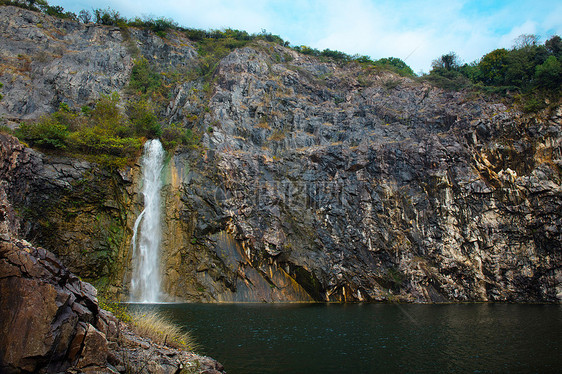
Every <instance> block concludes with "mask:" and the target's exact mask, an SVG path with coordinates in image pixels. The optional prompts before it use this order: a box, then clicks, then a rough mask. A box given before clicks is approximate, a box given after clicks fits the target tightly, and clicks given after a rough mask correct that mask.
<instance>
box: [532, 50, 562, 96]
mask: <svg viewBox="0 0 562 374" xmlns="http://www.w3.org/2000/svg"><path fill="white" fill-rule="evenodd" d="M535 79H536V85H537V86H540V87H546V88H549V89H556V88H560V86H562V64H561V63H560V60H559V59H557V58H556V57H554V56H549V57H548V58H547V59H546V61H545V62H544V63H543V64H541V65H538V66H537V67H536V70H535Z"/></svg>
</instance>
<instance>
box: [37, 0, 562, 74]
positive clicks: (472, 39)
mask: <svg viewBox="0 0 562 374" xmlns="http://www.w3.org/2000/svg"><path fill="white" fill-rule="evenodd" d="M48 2H49V4H51V5H60V6H62V7H63V8H65V9H66V10H68V11H72V12H75V13H78V12H79V11H80V10H82V9H86V10H89V11H91V10H92V9H94V8H96V9H97V8H103V9H106V8H107V7H110V8H111V9H114V10H116V11H118V12H119V13H120V14H121V16H124V17H127V18H133V17H141V18H142V17H166V18H171V19H173V20H174V21H176V22H177V23H178V24H179V25H181V26H184V27H190V28H199V29H204V30H210V29H224V28H234V29H239V30H245V31H248V32H249V33H259V32H261V31H262V30H266V31H267V32H270V33H272V34H275V35H279V36H280V37H281V38H283V39H284V40H287V41H289V42H290V44H291V45H307V46H309V47H312V48H317V49H320V50H323V49H325V48H329V49H332V50H338V51H342V52H346V53H348V54H352V55H353V54H360V55H367V56H370V57H371V58H372V59H373V60H376V59H379V58H383V57H398V58H400V59H402V60H404V61H405V62H406V63H407V64H408V65H410V67H411V68H412V69H413V70H414V72H416V73H418V74H419V73H422V72H425V73H427V72H428V71H429V70H431V61H432V60H434V59H436V58H438V57H440V56H441V55H443V54H446V53H449V52H455V53H456V54H457V55H458V56H459V57H460V59H461V60H462V61H464V62H467V63H470V62H472V61H475V60H477V59H479V58H480V57H482V56H483V55H484V54H486V53H488V52H491V51H492V50H494V49H496V48H511V47H512V46H513V43H514V39H516V38H517V37H518V36H519V35H521V34H535V35H538V36H539V37H540V38H541V39H540V40H541V42H544V41H545V40H547V39H549V38H550V37H551V36H553V35H560V36H562V1H558V0H546V1H545V0H534V1H528V0H507V1H503V0H502V1H500V0H488V1H480V0H477V1H468V0H434V1H420V0H344V1H341V0H181V1H180V0H113V1H109V0H90V1H83V0H50V1H48Z"/></svg>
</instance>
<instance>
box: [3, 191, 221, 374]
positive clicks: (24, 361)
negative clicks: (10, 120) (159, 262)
mask: <svg viewBox="0 0 562 374" xmlns="http://www.w3.org/2000/svg"><path fill="white" fill-rule="evenodd" d="M17 226H18V225H17V222H16V221H15V214H14V212H13V209H12V207H11V205H10V204H9V202H8V201H7V200H6V194H5V193H4V190H3V189H2V188H0V372H2V373H31V372H33V373H59V372H60V373H62V372H70V373H118V372H121V373H125V372H144V373H176V372H179V371H180V370H182V369H189V370H190V372H199V373H201V372H204V373H220V372H223V368H222V366H221V365H220V364H219V363H217V362H216V361H214V360H212V359H210V358H207V357H202V356H198V355H195V354H193V353H190V352H184V351H181V350H177V349H171V348H169V347H165V346H160V345H157V344H154V343H153V342H152V341H150V340H148V339H145V338H142V337H139V336H136V335H134V334H133V333H132V332H131V331H130V330H129V328H128V327H127V326H126V325H124V324H123V323H121V322H119V321H118V320H117V319H116V318H115V317H114V316H113V315H112V314H111V313H110V312H107V311H104V310H102V309H100V308H99V305H98V301H97V298H96V294H97V291H96V289H95V288H94V287H92V286H91V285H90V284H89V283H86V282H83V281H81V280H80V279H79V278H78V277H77V276H76V275H74V274H72V273H71V272H69V271H68V270H67V269H66V268H65V267H64V266H63V265H62V264H61V262H60V261H59V260H58V259H57V258H56V257H55V256H54V255H53V254H52V253H50V252H48V251H46V250H45V249H43V248H36V247H33V246H31V245H30V244H29V243H28V242H26V241H24V240H19V239H17V238H16V235H17Z"/></svg>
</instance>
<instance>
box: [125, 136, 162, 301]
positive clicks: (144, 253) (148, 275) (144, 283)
mask: <svg viewBox="0 0 562 374" xmlns="http://www.w3.org/2000/svg"><path fill="white" fill-rule="evenodd" d="M163 162H164V149H163V148H162V144H161V143H160V141H159V140H157V139H153V140H148V141H147V142H146V143H145V145H144V154H143V158H142V163H141V172H142V186H143V187H142V194H143V196H144V210H143V211H142V212H141V214H139V216H138V217H137V219H136V221H135V225H134V227H133V239H132V247H133V275H132V278H131V293H130V301H132V302H143V303H150V302H158V301H160V242H161V241H162V232H161V227H160V226H161V219H160V216H161V208H160V190H161V189H162V180H161V178H160V174H161V172H162V166H163Z"/></svg>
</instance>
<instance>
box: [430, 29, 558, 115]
mask: <svg viewBox="0 0 562 374" xmlns="http://www.w3.org/2000/svg"><path fill="white" fill-rule="evenodd" d="M561 53H562V39H561V38H560V37H559V36H557V35H556V36H553V37H552V38H550V39H549V40H547V41H546V42H545V44H544V45H540V44H539V39H538V37H537V36H535V35H521V36H520V37H519V38H517V39H516V41H515V44H514V47H513V49H510V50H507V49H504V48H501V49H496V50H493V51H491V52H489V53H487V54H486V55H484V56H483V57H482V58H481V59H480V60H479V61H476V62H474V63H472V64H464V65H461V63H460V60H459V59H458V57H457V56H456V54H454V53H449V54H447V55H443V56H441V58H439V59H437V60H434V61H433V64H432V67H433V68H432V70H431V72H430V74H429V75H428V76H425V77H424V79H426V80H428V81H430V82H432V83H433V84H435V85H437V86H440V87H443V88H446V89H453V90H459V89H464V88H473V89H474V88H477V89H479V90H481V91H484V92H490V93H500V94H504V95H505V94H508V93H514V92H516V93H517V92H518V93H519V94H520V95H519V96H518V97H519V98H520V99H521V104H522V106H523V109H524V110H526V111H536V110H539V109H541V108H542V107H544V104H543V103H544V101H545V100H544V99H545V98H546V97H550V98H553V99H554V100H555V101H556V100H557V98H559V97H560V87H562V67H561V63H562V61H561Z"/></svg>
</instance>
